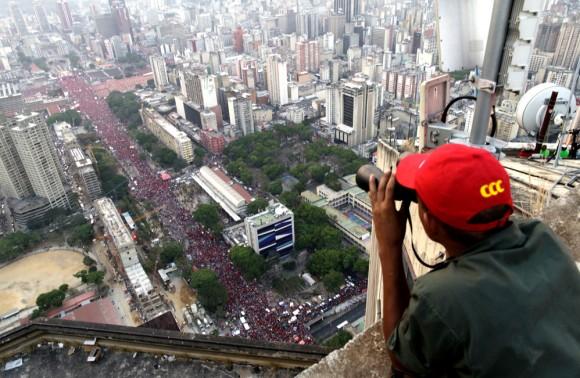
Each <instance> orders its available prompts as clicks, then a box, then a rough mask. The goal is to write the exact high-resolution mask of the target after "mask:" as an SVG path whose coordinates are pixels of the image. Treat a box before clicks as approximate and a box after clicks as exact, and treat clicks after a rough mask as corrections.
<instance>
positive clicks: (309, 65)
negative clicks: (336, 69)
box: [296, 41, 319, 72]
mask: <svg viewBox="0 0 580 378" xmlns="http://www.w3.org/2000/svg"><path fill="white" fill-rule="evenodd" d="M318 66H319V47H318V41H299V42H296V71H298V72H303V71H309V72H318Z"/></svg>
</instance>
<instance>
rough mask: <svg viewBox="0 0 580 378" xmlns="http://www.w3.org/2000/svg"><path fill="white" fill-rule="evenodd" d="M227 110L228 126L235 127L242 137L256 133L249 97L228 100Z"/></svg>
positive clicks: (236, 97) (239, 96)
mask: <svg viewBox="0 0 580 378" xmlns="http://www.w3.org/2000/svg"><path fill="white" fill-rule="evenodd" d="M228 108H229V109H228V111H229V115H230V124H231V125H233V126H236V128H237V129H238V130H240V132H241V133H242V135H248V134H253V133H254V132H255V131H256V130H255V127H254V116H253V114H252V101H251V100H250V97H249V95H238V96H235V97H230V98H228Z"/></svg>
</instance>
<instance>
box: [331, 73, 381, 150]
mask: <svg viewBox="0 0 580 378" xmlns="http://www.w3.org/2000/svg"><path fill="white" fill-rule="evenodd" d="M378 95H379V93H378V87H377V85H376V84H375V83H373V82H371V81H366V80H365V79H363V78H359V77H355V78H354V79H352V80H351V81H349V82H347V83H345V84H343V85H342V87H341V88H340V110H341V111H340V123H339V125H338V126H337V127H336V130H335V140H336V141H338V142H341V143H345V144H348V145H349V146H356V145H359V144H363V143H366V142H368V141H369V140H371V139H372V138H374V137H375V136H376V135H375V134H376V126H375V124H374V122H373V121H374V115H375V111H376V109H377V99H378Z"/></svg>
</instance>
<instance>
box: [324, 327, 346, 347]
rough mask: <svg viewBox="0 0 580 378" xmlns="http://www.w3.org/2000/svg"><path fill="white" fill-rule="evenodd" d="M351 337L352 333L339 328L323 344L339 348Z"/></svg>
mask: <svg viewBox="0 0 580 378" xmlns="http://www.w3.org/2000/svg"><path fill="white" fill-rule="evenodd" d="M351 339H352V335H351V334H350V333H348V332H347V331H345V330H343V329H341V330H339V331H338V332H337V333H336V334H335V335H334V336H332V337H331V338H330V339H328V340H326V341H325V342H324V346H327V347H329V348H331V349H332V350H335V349H341V348H342V347H344V346H345V345H346V343H348V342H349V341H350V340H351Z"/></svg>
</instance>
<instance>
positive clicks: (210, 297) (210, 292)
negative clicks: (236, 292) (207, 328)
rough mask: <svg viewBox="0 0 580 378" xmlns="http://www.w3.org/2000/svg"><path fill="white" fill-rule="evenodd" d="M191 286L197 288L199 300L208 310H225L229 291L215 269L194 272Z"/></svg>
mask: <svg viewBox="0 0 580 378" xmlns="http://www.w3.org/2000/svg"><path fill="white" fill-rule="evenodd" d="M191 287H193V288H194V289H196V290H197V295H198V298H199V301H200V302H201V304H202V305H203V306H204V307H205V308H206V309H207V310H208V311H210V312H216V311H223V309H224V306H225V304H226V303H227V301H228V293H227V291H226V288H225V287H224V285H222V283H221V282H220V281H219V280H218V277H217V275H216V274H215V272H214V271H213V270H211V269H199V270H196V271H195V272H193V273H192V274H191Z"/></svg>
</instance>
